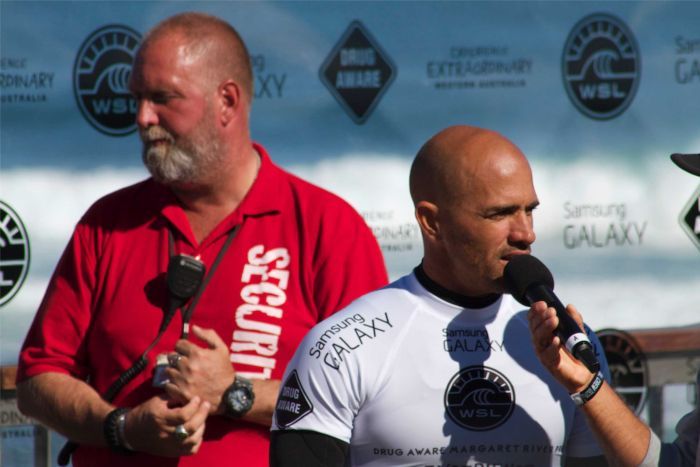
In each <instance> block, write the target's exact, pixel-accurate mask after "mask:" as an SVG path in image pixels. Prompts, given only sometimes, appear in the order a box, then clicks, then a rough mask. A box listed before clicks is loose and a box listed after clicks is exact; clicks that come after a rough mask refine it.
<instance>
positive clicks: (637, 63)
mask: <svg viewBox="0 0 700 467" xmlns="http://www.w3.org/2000/svg"><path fill="white" fill-rule="evenodd" d="M640 69H641V60H640V57H639V47H637V43H636V40H635V38H634V36H633V35H632V33H631V32H630V30H629V29H628V28H627V26H626V25H625V24H624V23H623V22H622V21H620V20H619V19H618V18H616V17H614V16H611V15H607V14H601V13H598V14H594V15H590V16H587V17H585V18H584V19H582V20H581V21H579V22H578V23H577V24H576V26H574V28H573V29H572V30H571V33H569V37H568V38H567V40H566V45H565V46H564V54H563V57H562V72H563V78H564V87H565V88H566V92H567V94H568V95H569V98H570V99H571V101H572V102H573V103H574V105H575V106H576V108H577V109H578V110H579V111H580V112H582V113H583V114H584V115H586V116H588V117H590V118H593V119H596V120H609V119H611V118H614V117H617V116H618V115H620V114H621V113H622V112H624V111H625V110H626V109H627V107H629V105H630V103H631V102H632V100H633V99H634V95H635V93H636V92H637V87H638V86H639V79H640Z"/></svg>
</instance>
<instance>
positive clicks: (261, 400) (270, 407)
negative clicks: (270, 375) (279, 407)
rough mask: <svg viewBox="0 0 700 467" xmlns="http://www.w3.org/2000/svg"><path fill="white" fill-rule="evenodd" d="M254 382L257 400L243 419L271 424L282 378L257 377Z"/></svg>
mask: <svg viewBox="0 0 700 467" xmlns="http://www.w3.org/2000/svg"><path fill="white" fill-rule="evenodd" d="M252 382H253V393H254V394H255V402H254V403H253V407H252V408H251V409H250V412H248V413H247V414H246V415H245V417H243V419H244V420H247V421H249V422H254V423H258V424H260V425H265V426H270V425H271V424H272V414H273V413H274V411H275V403H276V402H277V394H278V393H279V390H280V380H278V379H270V380H257V379H255V380H252Z"/></svg>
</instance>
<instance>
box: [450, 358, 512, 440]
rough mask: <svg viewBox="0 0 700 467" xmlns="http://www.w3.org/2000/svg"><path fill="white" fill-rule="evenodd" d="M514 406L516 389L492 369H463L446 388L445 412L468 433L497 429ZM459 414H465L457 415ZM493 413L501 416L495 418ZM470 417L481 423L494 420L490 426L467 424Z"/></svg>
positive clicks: (485, 367) (476, 366)
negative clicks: (468, 431) (461, 411)
mask: <svg viewBox="0 0 700 467" xmlns="http://www.w3.org/2000/svg"><path fill="white" fill-rule="evenodd" d="M468 386H472V387H468ZM465 391H467V392H466V394H465ZM468 405H471V406H472V407H471V408H469V407H467V406H468ZM515 405H516V404H515V387H514V386H513V384H512V383H511V382H510V380H508V378H506V376H505V375H504V374H503V373H501V372H499V371H497V370H495V369H494V368H491V367H487V366H483V365H473V366H469V367H466V368H462V369H461V370H459V371H458V372H457V373H455V375H454V376H452V378H451V379H450V381H449V383H447V386H446V387H445V396H444V406H445V412H446V413H447V415H448V416H449V418H450V420H452V421H453V422H454V423H456V424H457V425H459V426H460V427H462V428H466V429H467V430H471V431H489V430H493V429H495V428H498V427H499V426H501V425H503V424H504V423H505V422H506V421H507V420H508V419H509V418H510V416H511V415H512V414H513V412H514V410H515ZM474 406H476V408H475V407H474ZM460 410H463V411H464V413H460ZM494 411H497V412H500V413H495V414H494ZM470 412H471V413H470ZM472 414H478V417H481V420H486V419H488V418H489V415H495V416H491V417H490V418H491V422H490V423H489V422H488V420H486V423H476V422H477V421H479V420H478V419H477V420H476V421H474V420H472V423H469V422H470V419H471V418H472ZM484 415H486V416H484Z"/></svg>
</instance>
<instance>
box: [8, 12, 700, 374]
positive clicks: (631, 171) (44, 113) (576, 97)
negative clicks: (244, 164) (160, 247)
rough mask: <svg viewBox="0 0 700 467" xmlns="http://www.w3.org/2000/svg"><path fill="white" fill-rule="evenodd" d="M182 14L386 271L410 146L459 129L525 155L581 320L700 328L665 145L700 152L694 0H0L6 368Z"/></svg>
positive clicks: (130, 129)
mask: <svg viewBox="0 0 700 467" xmlns="http://www.w3.org/2000/svg"><path fill="white" fill-rule="evenodd" d="M191 9H197V10H200V11H205V12H209V13H212V14H215V15H218V16H221V17H222V18H224V19H226V20H228V21H229V22H231V23H232V24H233V25H234V26H235V27H236V28H237V29H238V30H239V32H240V33H241V35H242V36H243V38H244V40H245V41H246V42H247V44H248V46H249V49H250V53H251V56H252V61H253V68H254V74H255V102H254V105H253V111H252V132H253V136H254V138H255V139H256V140H257V141H259V142H261V143H262V144H263V145H265V146H266V147H267V148H268V150H269V151H270V154H271V156H272V158H273V159H274V160H275V161H276V162H277V163H279V164H281V165H282V166H284V167H286V168H288V169H290V170H291V171H292V172H294V173H296V174H298V175H301V176H302V177H305V178H307V179H309V180H311V181H313V182H315V183H317V184H319V185H321V186H323V187H325V188H327V189H329V190H331V191H333V192H335V193H338V194H339V195H341V196H343V197H344V198H346V199H347V200H348V201H349V202H350V203H352V204H353V205H354V206H355V207H356V208H357V209H358V211H360V212H361V213H362V214H363V215H364V217H365V219H366V220H367V222H368V223H369V224H370V226H371V227H372V228H373V230H374V233H375V235H376V236H377V238H378V240H379V242H380V244H381V246H382V249H383V251H384V254H385V258H386V261H387V265H388V268H389V271H390V274H391V276H392V278H396V277H398V276H399V275H401V274H403V273H405V272H408V271H410V269H411V268H412V267H413V266H415V265H416V264H417V263H418V262H419V261H420V258H421V254H422V246H421V241H420V234H419V231H418V228H417V226H416V224H415V222H414V219H413V213H412V206H411V201H410V197H409V195H408V183H407V179H408V171H409V167H410V163H411V161H412V159H413V156H414V155H415V153H416V151H417V150H418V149H419V147H420V146H421V144H422V143H423V142H424V141H425V140H426V139H427V138H429V137H430V136H431V135H433V134H434V133H435V132H437V131H438V130H440V129H442V128H444V127H446V126H448V125H453V124H460V123H467V124H472V125H477V126H483V127H487V128H491V129H495V130H498V131H500V132H501V133H503V134H505V135H506V136H508V137H509V138H510V139H512V140H513V141H514V142H515V143H516V144H517V145H519V146H520V147H521V148H522V149H523V151H524V152H525V153H526V154H527V155H528V156H529V158H530V160H531V163H532V165H533V170H534V175H535V184H536V188H537V192H538V195H539V197H540V200H541V207H540V208H538V209H537V211H536V212H535V228H536V232H537V236H538V239H537V242H536V243H535V245H534V250H533V251H534V253H535V254H536V255H537V256H539V257H540V258H541V259H542V260H543V261H544V262H545V263H546V264H547V265H548V266H549V267H550V269H551V270H552V272H553V274H554V277H555V280H556V291H557V293H558V295H559V296H560V297H561V298H562V300H564V301H565V302H571V303H574V304H576V305H577V306H578V307H579V309H580V310H581V311H582V312H583V313H584V315H585V316H586V318H587V321H588V322H589V324H590V325H591V326H592V327H593V328H594V329H601V328H604V327H605V328H618V329H630V328H646V327H657V326H680V325H686V324H692V323H696V322H697V321H698V315H697V304H698V303H700V267H699V266H700V262H699V259H700V257H699V256H698V254H699V251H698V248H700V241H698V232H699V231H700V221H698V219H700V217H699V213H698V205H699V201H698V196H699V195H700V191H699V190H698V179H697V178H696V177H693V176H691V175H689V174H687V173H685V172H682V171H681V170H680V169H678V168H677V167H675V166H674V165H673V164H672V163H671V162H670V160H669V154H670V153H672V152H700V120H699V119H698V115H699V114H700V97H698V96H699V95H700V93H699V92H698V91H700V32H698V31H699V30H698V27H697V26H698V23H697V18H698V17H700V3H697V2H634V1H630V2H528V1H518V2H493V3H491V2H420V1H412V2H327V3H326V2H317V1H314V2H304V1H296V2H240V3H239V2H222V1H217V2H205V1H201V2H149V1H139V2H104V1H95V2H88V1H80V2H61V1H46V2H38V1H24V2H12V1H3V2H1V3H0V20H1V24H0V44H1V49H0V98H1V102H0V104H1V106H0V108H1V113H0V118H1V120H0V138H1V139H0V157H1V159H0V164H1V170H0V210H1V215H0V248H2V250H1V254H0V267H1V269H0V292H1V293H2V296H1V297H0V364H3V365H7V364H14V363H15V362H16V356H17V351H18V349H19V346H20V345H21V341H22V339H23V337H24V334H25V333H26V330H27V328H28V326H29V323H30V321H31V319H32V317H33V315H34V313H35V310H36V309H37V307H38V305H39V303H40V300H41V297H42V294H43V292H44V289H45V287H46V284H47V281H48V279H49V277H50V274H51V272H52V270H53V268H54V266H55V264H56V262H57V260H58V258H59V256H60V254H61V252H62V249H63V247H64V246H65V244H66V242H67V240H68V238H69V235H70V234H71V231H72V229H73V227H74V225H75V223H76V222H77V220H78V219H79V217H80V215H81V214H82V213H83V212H84V211H85V209H87V207H88V206H89V205H90V204H91V203H93V202H94V201H95V200H96V199H97V198H98V197H100V196H102V195H103V194H106V193H108V192H110V191H112V190H114V189H116V188H118V187H121V186H124V185H127V184H131V183H133V182H136V181H138V180H140V179H142V178H144V177H146V175H147V174H146V171H145V169H144V168H143V167H142V165H141V159H140V142H139V140H138V137H137V134H136V132H135V129H136V128H135V125H134V113H135V110H136V106H135V102H134V101H133V100H132V99H131V98H130V96H129V93H128V89H127V83H128V78H129V74H130V70H131V60H132V58H133V54H134V51H135V49H136V48H137V47H138V44H139V42H140V40H141V37H142V35H143V34H144V33H145V32H146V31H147V30H148V29H149V28H150V27H151V26H153V25H154V24H155V23H157V22H158V21H159V20H161V19H163V18H164V17H166V16H168V15H171V14H174V13H177V12H180V11H186V10H191ZM30 253H31V254H30Z"/></svg>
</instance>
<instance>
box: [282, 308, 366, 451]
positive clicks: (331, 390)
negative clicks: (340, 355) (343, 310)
mask: <svg viewBox="0 0 700 467" xmlns="http://www.w3.org/2000/svg"><path fill="white" fill-rule="evenodd" d="M332 326H333V318H331V320H330V321H324V322H323V323H321V324H319V325H317V326H316V327H314V328H313V329H312V330H311V331H309V333H308V334H307V335H306V337H305V338H304V340H303V341H302V343H301V344H300V345H299V347H298V348H297V351H296V353H295V354H294V357H293V358H292V360H291V361H290V362H289V364H288V365H287V369H286V372H285V375H284V378H283V380H282V381H283V383H282V387H281V388H280V393H279V397H278V399H277V405H276V409H275V413H274V416H273V420H272V430H273V431H275V430H310V431H314V432H317V433H323V434H325V435H328V436H332V437H333V438H336V439H339V440H341V441H344V442H346V443H350V438H351V436H352V428H353V420H354V419H355V416H356V415H357V413H358V411H359V409H360V405H361V402H360V401H361V400H362V388H361V384H360V381H361V379H362V376H361V374H360V368H359V365H358V364H357V361H356V360H355V359H353V358H346V359H344V360H343V361H342V362H340V361H337V360H333V359H332V357H331V354H330V353H325V354H323V355H322V354H321V352H318V354H317V353H316V351H315V349H317V348H318V345H317V343H318V342H322V341H323V340H324V337H323V336H324V334H326V332H327V331H328V330H329V329H330V328H331V327H332ZM331 360H333V361H331Z"/></svg>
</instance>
